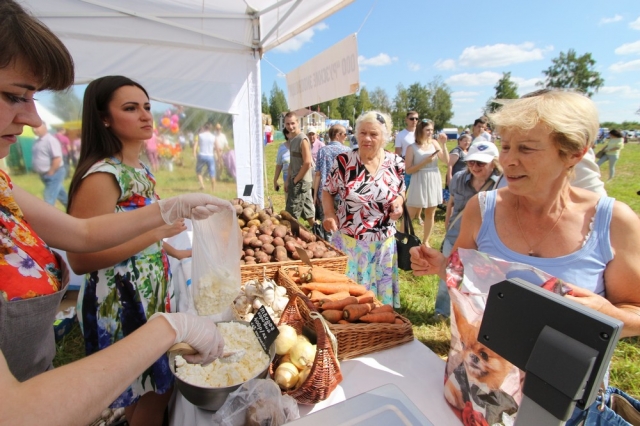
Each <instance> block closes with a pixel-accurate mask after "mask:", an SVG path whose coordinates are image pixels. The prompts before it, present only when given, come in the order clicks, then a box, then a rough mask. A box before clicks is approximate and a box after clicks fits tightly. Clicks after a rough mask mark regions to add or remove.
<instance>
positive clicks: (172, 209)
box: [158, 193, 233, 225]
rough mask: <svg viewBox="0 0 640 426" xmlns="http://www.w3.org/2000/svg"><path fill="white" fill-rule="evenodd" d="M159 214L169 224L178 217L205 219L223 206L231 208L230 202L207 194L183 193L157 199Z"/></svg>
mask: <svg viewBox="0 0 640 426" xmlns="http://www.w3.org/2000/svg"><path fill="white" fill-rule="evenodd" d="M158 205H159V207H160V214H161V215H162V218H163V219H164V221H165V222H166V223H168V224H169V225H170V224H172V223H173V222H175V221H176V220H178V219H182V218H187V219H195V220H200V219H206V218H208V217H209V216H211V215H212V214H214V213H218V212H220V211H222V209H224V208H229V209H233V206H232V205H231V202H229V201H227V200H223V199H221V198H218V197H214V196H211V195H207V194H200V193H194V194H183V195H178V196H176V197H171V198H167V199H164V200H160V201H158Z"/></svg>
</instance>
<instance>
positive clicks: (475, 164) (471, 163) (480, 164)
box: [467, 160, 489, 167]
mask: <svg viewBox="0 0 640 426" xmlns="http://www.w3.org/2000/svg"><path fill="white" fill-rule="evenodd" d="M467 164H468V165H469V166H470V167H476V166H478V167H484V166H486V165H487V164H489V163H483V162H482V161H475V160H470V161H467Z"/></svg>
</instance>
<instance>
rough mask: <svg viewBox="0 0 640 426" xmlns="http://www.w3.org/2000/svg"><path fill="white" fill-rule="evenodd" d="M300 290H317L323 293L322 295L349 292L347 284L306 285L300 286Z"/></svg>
mask: <svg viewBox="0 0 640 426" xmlns="http://www.w3.org/2000/svg"><path fill="white" fill-rule="evenodd" d="M300 288H302V289H306V290H312V291H313V290H318V291H321V292H323V293H324V294H333V293H338V292H341V291H349V287H348V285H347V284H344V283H343V284H337V283H308V284H302V285H301V286H300Z"/></svg>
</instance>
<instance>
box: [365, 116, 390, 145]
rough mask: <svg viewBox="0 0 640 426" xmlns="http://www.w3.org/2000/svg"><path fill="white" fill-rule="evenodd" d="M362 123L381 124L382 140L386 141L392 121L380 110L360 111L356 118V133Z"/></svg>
mask: <svg viewBox="0 0 640 426" xmlns="http://www.w3.org/2000/svg"><path fill="white" fill-rule="evenodd" d="M362 123H378V124H380V125H381V126H382V137H383V138H384V140H385V141H387V140H389V138H390V137H391V130H392V128H393V122H392V121H391V117H390V116H389V114H387V113H384V112H380V111H367V112H365V113H362V115H360V117H358V119H357V120H356V134H358V131H359V130H360V125H361V124H362Z"/></svg>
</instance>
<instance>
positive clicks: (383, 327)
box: [278, 266, 413, 360]
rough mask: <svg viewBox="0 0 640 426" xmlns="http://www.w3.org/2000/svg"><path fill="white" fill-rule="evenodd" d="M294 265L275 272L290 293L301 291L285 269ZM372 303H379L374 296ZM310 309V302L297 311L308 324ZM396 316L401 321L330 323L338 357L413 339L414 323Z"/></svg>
mask: <svg viewBox="0 0 640 426" xmlns="http://www.w3.org/2000/svg"><path fill="white" fill-rule="evenodd" d="M295 267H296V266H285V267H283V268H282V269H281V270H280V273H279V274H278V283H279V284H280V285H281V286H284V287H286V289H287V293H289V295H290V296H289V297H291V294H294V293H297V294H302V295H304V293H302V291H301V290H300V288H299V287H298V285H297V284H296V283H295V282H293V280H292V279H291V278H290V277H289V275H288V274H287V272H286V271H287V270H288V269H290V268H295ZM374 303H375V304H377V305H382V303H381V302H380V301H378V300H374ZM311 312H317V309H316V308H315V306H313V304H312V303H311V304H309V305H306V304H305V305H302V306H301V307H300V314H301V315H302V317H303V319H304V321H305V323H306V324H307V325H308V324H310V323H311V321H312V318H311ZM398 317H399V318H400V319H401V320H402V322H403V324H366V323H357V324H329V329H330V330H331V332H332V333H333V334H334V335H335V336H336V338H337V339H338V354H337V356H338V359H339V360H345V359H351V358H356V357H358V356H361V355H366V354H370V353H373V352H377V351H381V350H383V349H389V348H392V347H394V346H398V345H400V344H402V343H406V342H410V341H412V340H413V327H412V325H411V322H410V321H409V320H408V319H406V318H405V317H403V316H401V315H398Z"/></svg>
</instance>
